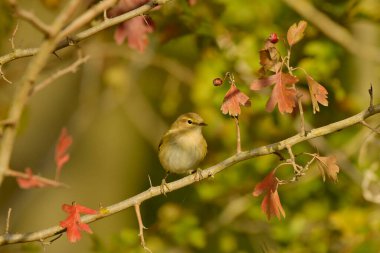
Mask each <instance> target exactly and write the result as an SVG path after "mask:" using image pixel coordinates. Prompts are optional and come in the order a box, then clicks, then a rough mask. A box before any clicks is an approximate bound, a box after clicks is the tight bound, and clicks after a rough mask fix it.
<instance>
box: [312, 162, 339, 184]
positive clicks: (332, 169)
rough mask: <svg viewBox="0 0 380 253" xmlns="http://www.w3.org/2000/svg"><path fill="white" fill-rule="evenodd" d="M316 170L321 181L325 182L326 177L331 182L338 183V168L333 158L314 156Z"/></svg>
mask: <svg viewBox="0 0 380 253" xmlns="http://www.w3.org/2000/svg"><path fill="white" fill-rule="evenodd" d="M316 158H317V161H318V168H319V170H320V171H321V173H322V178H323V181H325V180H326V175H327V177H328V178H330V179H332V180H333V181H335V182H336V181H338V173H339V166H338V165H337V164H336V157H335V156H316Z"/></svg>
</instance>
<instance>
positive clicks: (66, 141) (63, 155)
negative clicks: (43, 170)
mask: <svg viewBox="0 0 380 253" xmlns="http://www.w3.org/2000/svg"><path fill="white" fill-rule="evenodd" d="M72 143H73V138H72V137H71V136H70V135H69V134H68V132H67V129H66V128H62V130H61V134H60V136H59V139H58V142H57V144H56V146H55V164H56V180H58V179H59V176H60V175H61V170H62V167H63V165H64V164H65V163H67V162H68V161H69V159H70V155H69V154H68V153H67V152H68V151H67V150H68V149H69V147H70V146H71V144H72Z"/></svg>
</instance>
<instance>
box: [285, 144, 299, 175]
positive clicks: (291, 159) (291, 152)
mask: <svg viewBox="0 0 380 253" xmlns="http://www.w3.org/2000/svg"><path fill="white" fill-rule="evenodd" d="M286 150H288V153H289V156H290V162H291V163H292V165H293V169H294V173H295V174H296V175H297V174H300V170H299V169H298V168H297V163H296V159H295V157H294V154H293V151H292V147H291V146H290V145H286Z"/></svg>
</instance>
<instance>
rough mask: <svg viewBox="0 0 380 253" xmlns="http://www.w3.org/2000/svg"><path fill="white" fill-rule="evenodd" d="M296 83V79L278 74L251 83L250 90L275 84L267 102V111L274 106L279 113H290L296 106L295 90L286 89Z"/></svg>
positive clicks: (271, 109)
mask: <svg viewBox="0 0 380 253" xmlns="http://www.w3.org/2000/svg"><path fill="white" fill-rule="evenodd" d="M296 82H298V78H297V77H295V76H292V75H290V74H287V73H283V72H278V73H276V74H274V75H271V76H269V77H266V78H262V79H258V80H255V81H253V82H252V83H251V86H250V88H251V89H252V90H260V89H262V88H264V87H266V86H269V85H272V84H275V86H274V87H273V90H272V95H271V97H270V99H269V100H268V102H267V108H266V109H267V111H273V109H274V107H275V106H276V104H278V110H279V111H280V112H281V113H284V112H286V113H291V112H293V108H294V107H295V106H296V94H297V93H296V90H295V89H294V88H293V87H288V85H290V84H295V83H296Z"/></svg>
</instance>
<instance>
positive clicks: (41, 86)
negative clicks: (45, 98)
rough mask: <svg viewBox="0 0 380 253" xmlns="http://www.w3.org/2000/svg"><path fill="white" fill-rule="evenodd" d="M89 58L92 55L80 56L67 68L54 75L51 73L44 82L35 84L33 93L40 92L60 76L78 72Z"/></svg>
mask: <svg viewBox="0 0 380 253" xmlns="http://www.w3.org/2000/svg"><path fill="white" fill-rule="evenodd" d="M89 58H90V56H88V55H86V56H84V57H79V58H78V59H77V60H76V61H75V62H73V63H72V64H70V65H69V66H67V67H66V68H63V69H60V70H58V71H57V72H55V73H54V74H53V75H51V76H50V77H48V78H47V79H45V80H44V81H43V82H41V83H40V84H37V85H36V86H35V88H34V89H33V91H32V94H34V93H35V92H38V91H40V90H42V89H44V88H45V87H46V86H48V85H49V84H51V83H52V82H53V81H55V80H56V79H58V78H60V77H61V76H63V75H66V74H68V73H70V72H71V73H75V72H77V70H78V67H79V66H80V65H82V64H84V63H85V62H87V61H88V59H89Z"/></svg>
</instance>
